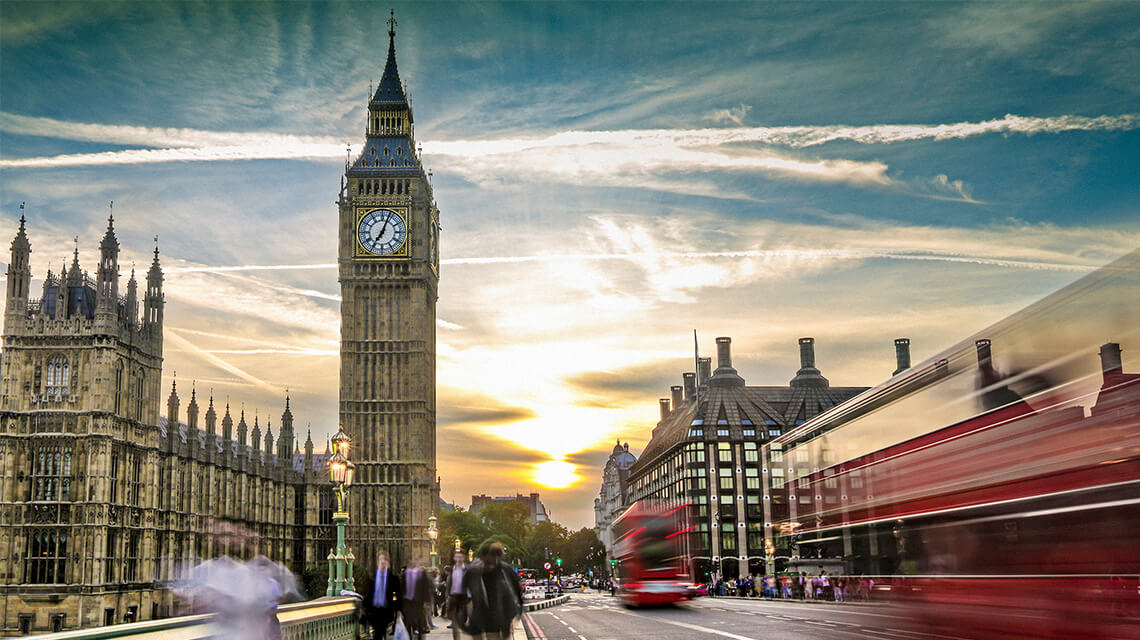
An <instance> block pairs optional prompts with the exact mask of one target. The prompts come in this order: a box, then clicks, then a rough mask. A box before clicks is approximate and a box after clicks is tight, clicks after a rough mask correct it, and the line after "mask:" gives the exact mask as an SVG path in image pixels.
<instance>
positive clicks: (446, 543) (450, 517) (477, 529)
mask: <svg viewBox="0 0 1140 640" xmlns="http://www.w3.org/2000/svg"><path fill="white" fill-rule="evenodd" d="M492 533H494V532H493V531H492V530H491V528H490V527H488V526H487V524H486V523H485V522H483V519H482V518H480V517H479V516H478V515H477V514H474V513H471V512H470V511H464V510H462V509H456V510H455V511H444V512H443V513H441V514H440V516H439V540H440V549H451V548H453V547H454V545H455V539H456V538H459V542H460V544H461V545H462V546H463V550H464V551H466V550H468V549H472V550H474V549H478V548H479V544H480V543H482V542H483V541H484V540H486V539H487V537H488V536H490V535H491V534H492ZM440 558H446V559H447V560H446V561H445V564H450V561H451V553H450V552H448V553H443V552H442V551H441V552H440Z"/></svg>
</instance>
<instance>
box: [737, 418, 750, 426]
mask: <svg viewBox="0 0 1140 640" xmlns="http://www.w3.org/2000/svg"><path fill="white" fill-rule="evenodd" d="M740 424H741V425H742V426H745V427H751V426H752V421H751V420H749V419H748V418H744V419H742V420H741V421H740Z"/></svg>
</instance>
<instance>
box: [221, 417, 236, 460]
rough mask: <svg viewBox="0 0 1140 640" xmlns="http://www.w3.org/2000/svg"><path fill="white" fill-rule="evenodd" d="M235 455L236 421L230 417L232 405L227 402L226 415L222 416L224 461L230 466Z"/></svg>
mask: <svg viewBox="0 0 1140 640" xmlns="http://www.w3.org/2000/svg"><path fill="white" fill-rule="evenodd" d="M233 453H234V419H233V418H232V417H231V416H230V403H229V401H227V402H226V415H224V416H222V460H223V461H224V462H225V463H226V464H229V463H230V461H231V459H232V458H233Z"/></svg>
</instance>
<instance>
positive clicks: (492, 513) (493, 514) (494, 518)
mask: <svg viewBox="0 0 1140 640" xmlns="http://www.w3.org/2000/svg"><path fill="white" fill-rule="evenodd" d="M479 516H480V517H481V518H482V519H483V522H484V523H486V525H487V526H488V527H490V529H491V531H493V532H495V533H499V534H505V535H507V536H510V537H511V538H513V539H514V540H516V541H518V540H525V539H526V534H527V532H528V531H529V529H530V509H529V508H527V506H526V505H525V504H523V503H522V502H516V501H514V500H510V501H503V502H492V503H490V504H488V505H487V506H485V507H483V509H482V510H481V511H480V512H479Z"/></svg>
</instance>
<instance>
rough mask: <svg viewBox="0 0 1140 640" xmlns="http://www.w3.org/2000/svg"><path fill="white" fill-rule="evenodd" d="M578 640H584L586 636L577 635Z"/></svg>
mask: <svg viewBox="0 0 1140 640" xmlns="http://www.w3.org/2000/svg"><path fill="white" fill-rule="evenodd" d="M578 640H586V636H584V635H582V634H578Z"/></svg>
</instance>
